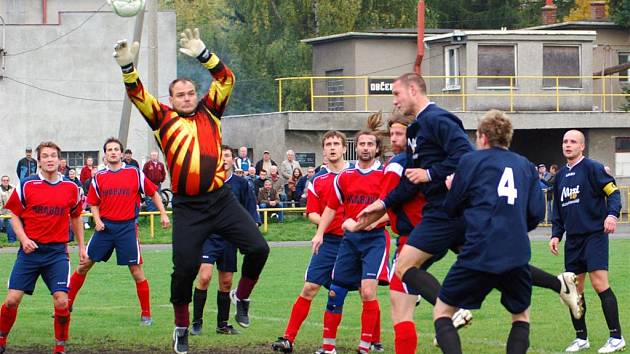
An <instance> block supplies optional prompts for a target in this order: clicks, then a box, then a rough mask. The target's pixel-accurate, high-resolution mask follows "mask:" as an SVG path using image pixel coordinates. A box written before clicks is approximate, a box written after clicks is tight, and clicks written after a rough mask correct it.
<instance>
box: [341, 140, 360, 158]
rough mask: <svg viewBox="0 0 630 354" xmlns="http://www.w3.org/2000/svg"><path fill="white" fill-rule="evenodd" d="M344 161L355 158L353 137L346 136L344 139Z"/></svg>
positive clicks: (355, 151)
mask: <svg viewBox="0 0 630 354" xmlns="http://www.w3.org/2000/svg"><path fill="white" fill-rule="evenodd" d="M343 158H344V160H346V161H355V160H356V159H357V150H356V147H355V143H354V138H348V139H347V140H346V153H345V155H344V156H343Z"/></svg>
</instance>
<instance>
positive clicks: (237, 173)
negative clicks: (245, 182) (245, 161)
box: [234, 168, 245, 177]
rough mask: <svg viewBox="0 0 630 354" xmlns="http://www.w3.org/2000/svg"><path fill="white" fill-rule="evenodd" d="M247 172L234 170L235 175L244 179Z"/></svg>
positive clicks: (238, 169)
mask: <svg viewBox="0 0 630 354" xmlns="http://www.w3.org/2000/svg"><path fill="white" fill-rule="evenodd" d="M244 174H245V172H243V170H241V169H240V168H237V169H235V170H234V175H236V176H239V177H244Z"/></svg>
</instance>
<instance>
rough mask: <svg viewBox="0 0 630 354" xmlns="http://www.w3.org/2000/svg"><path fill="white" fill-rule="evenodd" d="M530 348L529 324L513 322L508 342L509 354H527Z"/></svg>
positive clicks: (507, 349) (507, 350)
mask: <svg viewBox="0 0 630 354" xmlns="http://www.w3.org/2000/svg"><path fill="white" fill-rule="evenodd" d="M527 348H529V323H527V322H523V321H515V322H512V329H511V330H510V335H509V336H508V341H507V348H506V353H507V354H525V353H527Z"/></svg>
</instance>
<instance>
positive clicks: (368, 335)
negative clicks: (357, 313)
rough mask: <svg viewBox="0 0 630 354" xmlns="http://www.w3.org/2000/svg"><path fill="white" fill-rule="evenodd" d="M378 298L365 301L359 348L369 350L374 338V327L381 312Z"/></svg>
mask: <svg viewBox="0 0 630 354" xmlns="http://www.w3.org/2000/svg"><path fill="white" fill-rule="evenodd" d="M379 310H380V309H379V305H378V300H369V301H363V311H362V312H361V342H360V343H359V349H362V350H365V351H369V350H370V347H371V344H372V342H373V341H374V340H373V334H374V327H376V320H377V318H378V312H379Z"/></svg>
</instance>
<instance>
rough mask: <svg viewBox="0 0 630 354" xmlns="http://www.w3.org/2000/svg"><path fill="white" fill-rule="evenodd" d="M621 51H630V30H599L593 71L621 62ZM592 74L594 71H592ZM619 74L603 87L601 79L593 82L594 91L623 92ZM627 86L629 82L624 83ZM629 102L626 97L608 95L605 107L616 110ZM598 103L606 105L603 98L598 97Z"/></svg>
mask: <svg viewBox="0 0 630 354" xmlns="http://www.w3.org/2000/svg"><path fill="white" fill-rule="evenodd" d="M619 53H630V31H628V30H624V29H602V30H598V31H597V40H596V47H594V48H593V73H594V72H596V71H601V70H602V69H603V68H606V67H610V66H614V65H617V64H619ZM591 75H592V73H591ZM616 77H617V75H614V76H612V77H611V78H612V79H611V80H606V81H605V87H602V82H601V80H595V81H594V82H593V92H595V93H601V92H603V91H604V90H605V92H607V93H610V92H616V93H619V92H621V87H622V85H620V83H619V79H617V78H616ZM623 85H625V86H627V85H628V84H627V83H626V84H623ZM625 103H627V101H626V98H625V97H619V96H616V97H614V96H613V97H607V98H606V103H605V107H606V110H611V109H612V110H615V109H618V107H619V106H620V105H622V104H625ZM597 105H598V107H599V108H600V109H601V108H603V107H604V102H603V101H602V99H600V98H598V99H597Z"/></svg>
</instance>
